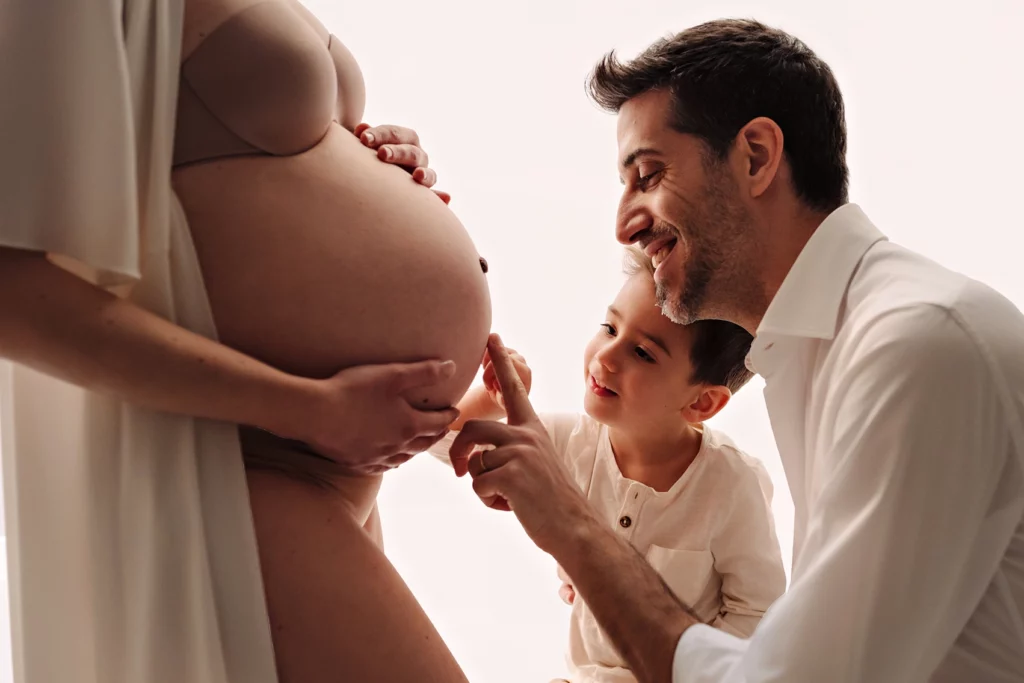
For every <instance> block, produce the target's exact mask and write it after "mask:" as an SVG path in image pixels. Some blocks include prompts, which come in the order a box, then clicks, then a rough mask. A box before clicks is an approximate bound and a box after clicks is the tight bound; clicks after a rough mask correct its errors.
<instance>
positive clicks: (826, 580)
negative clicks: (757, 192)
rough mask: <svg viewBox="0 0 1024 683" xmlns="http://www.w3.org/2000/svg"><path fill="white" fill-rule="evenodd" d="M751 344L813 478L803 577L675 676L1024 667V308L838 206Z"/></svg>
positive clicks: (830, 676)
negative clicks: (741, 632)
mask: <svg viewBox="0 0 1024 683" xmlns="http://www.w3.org/2000/svg"><path fill="white" fill-rule="evenodd" d="M749 362H750V364H751V366H752V367H753V369H754V370H756V371H757V372H758V373H760V374H761V375H763V376H764V378H765V400H766V402H767V405H768V412H769V415H770V417H771V421H772V428H773V430H774V432H775V437H776V441H777V442H778V447H779V453H780V455H781V457H782V461H783V465H784V467H785V470H786V478H787V480H788V482H789V487H790V490H791V492H792V495H793V502H794V509H795V515H796V518H795V524H794V529H795V534H794V544H793V576H792V582H791V584H790V588H789V591H788V592H787V593H786V594H785V595H784V596H783V597H782V598H780V599H779V600H778V601H777V602H776V603H775V605H774V606H773V607H772V608H771V609H769V610H768V613H767V614H766V615H765V618H764V619H763V620H762V621H761V623H760V624H759V626H758V628H757V629H756V630H755V632H754V635H753V636H752V637H751V638H750V639H749V640H741V639H739V638H735V637H733V636H730V635H729V634H726V633H722V632H721V631H717V630H715V629H711V628H708V627H706V626H694V627H692V628H690V629H688V630H687V631H686V632H685V633H684V634H683V636H682V638H680V640H679V644H678V647H677V649H676V654H675V661H674V667H673V682H674V683H762V682H767V681H772V682H776V681H778V682H780V683H782V682H784V683H1010V682H1011V681H1016V682H1019V681H1024V316H1022V315H1021V313H1020V311H1018V310H1017V309H1016V308H1015V307H1014V306H1013V305H1012V304H1011V303H1010V302H1008V301H1007V300H1006V299H1004V298H1003V297H1002V296H1000V295H999V294H997V293H996V292H994V291H992V290H991V289H989V288H987V287H985V286H984V285H981V284H979V283H977V282H975V281H972V280H970V279H968V278H966V277H964V276H962V275H959V274H956V273H953V272H950V271H948V270H946V269H944V268H942V267H941V266H939V265H937V264H935V263H933V262H931V261H929V260H927V259H925V258H923V257H922V256H919V255H917V254H914V253H913V252H910V251H908V250H906V249H903V248H901V247H899V246H897V245H894V244H892V243H890V242H888V241H887V240H886V239H885V237H884V236H883V235H882V234H881V233H880V232H879V231H878V230H877V228H875V227H874V226H873V225H872V224H871V222H870V221H869V220H868V219H867V217H866V216H865V215H864V214H863V212H862V211H861V210H860V209H859V208H858V207H857V206H855V205H846V206H844V207H842V208H840V209H838V210H836V211H835V212H833V213H832V214H831V215H830V216H829V217H828V218H827V219H826V220H825V221H824V222H823V223H822V225H821V226H820V227H819V228H818V230H817V231H816V232H815V233H814V235H813V236H812V238H811V239H810V241H809V242H808V243H807V245H806V246H805V248H804V250H803V252H802V253H801V254H800V256H799V258H798V259H797V261H796V263H795V264H794V265H793V268H792V269H791V271H790V273H789V274H788V275H787V277H786V279H785V281H784V282H783V284H782V287H781V288H780V289H779V292H778V294H777V295H776V297H775V299H774V300H773V301H772V303H771V305H770V306H769V308H768V311H767V312H766V314H765V317H764V319H763V321H762V323H761V326H760V327H759V329H758V334H757V338H756V339H755V342H754V345H753V347H752V349H751V353H750V357H749Z"/></svg>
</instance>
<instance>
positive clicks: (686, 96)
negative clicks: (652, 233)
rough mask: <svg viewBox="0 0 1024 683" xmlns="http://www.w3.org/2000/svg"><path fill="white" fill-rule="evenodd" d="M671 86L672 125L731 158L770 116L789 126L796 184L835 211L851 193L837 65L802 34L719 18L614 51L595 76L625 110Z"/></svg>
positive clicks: (785, 129)
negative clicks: (739, 141) (637, 50)
mask: <svg viewBox="0 0 1024 683" xmlns="http://www.w3.org/2000/svg"><path fill="white" fill-rule="evenodd" d="M659 89H665V90H667V91H668V92H670V93H671V95H672V101H673V107H672V118H671V121H670V125H671V126H672V128H673V129H675V130H677V131H679V132H680V133H687V134H692V135H695V136H697V137H698V138H700V139H701V140H703V141H704V142H705V143H706V144H707V146H708V147H709V148H710V151H711V152H712V158H715V157H717V158H718V159H723V158H724V157H725V156H726V154H727V153H728V151H729V149H730V147H731V146H732V143H733V140H734V139H735V138H736V134H737V133H739V131H740V129H741V128H743V126H745V125H746V124H747V123H749V122H750V121H752V120H753V119H755V118H758V117H760V116H764V117H767V118H770V119H771V120H773V121H775V123H776V124H778V126H779V128H781V129H782V133H783V136H784V138H785V142H784V150H785V158H786V159H787V160H788V161H789V165H790V168H791V169H792V178H793V187H794V190H795V192H796V194H797V196H799V197H800V198H801V199H802V200H803V201H804V202H805V203H806V204H807V205H808V206H810V207H811V208H813V209H815V210H819V211H825V212H829V211H832V210H833V209H836V208H838V207H839V206H842V205H843V204H845V203H846V202H847V201H848V197H849V193H848V187H849V171H848V170H847V167H846V120H845V113H844V107H843V97H842V95H841V94H840V92H839V85H838V83H836V79H835V76H834V75H833V74H832V70H831V69H829V67H828V65H827V64H825V62H823V61H822V60H821V59H819V58H818V56H817V55H816V54H814V52H813V51H811V49H810V48H808V47H807V46H806V45H805V44H804V43H802V42H801V41H800V40H798V39H796V38H794V37H793V36H791V35H789V34H788V33H786V32H784V31H780V30H779V29H775V28H770V27H768V26H765V25H764V24H762V23H760V22H757V21H753V20H742V19H720V20H716V21H711V22H707V23H705V24H700V25H699V26H694V27H692V28H688V29H686V30H685V31H683V32H681V33H678V34H676V35H674V36H671V37H669V38H664V39H662V40H659V41H658V42H656V43H654V44H653V45H651V46H650V47H648V48H647V49H646V50H644V52H643V53H641V54H640V55H639V56H638V57H636V58H635V59H632V60H630V61H627V62H620V61H619V60H618V59H617V57H616V56H615V52H614V51H612V52H609V53H608V54H607V55H605V56H604V58H603V59H602V60H601V61H600V62H599V63H598V64H597V66H596V67H594V70H593V72H592V73H591V74H590V77H589V78H588V79H587V90H588V91H589V93H590V96H591V97H592V98H593V99H594V101H595V102H597V103H598V104H599V105H600V106H601V107H602V108H604V109H606V110H609V111H612V112H618V111H619V109H620V108H621V107H622V105H623V104H625V103H626V102H627V101H629V100H631V99H633V98H634V97H637V96H639V95H642V94H644V93H646V92H649V91H651V90H659Z"/></svg>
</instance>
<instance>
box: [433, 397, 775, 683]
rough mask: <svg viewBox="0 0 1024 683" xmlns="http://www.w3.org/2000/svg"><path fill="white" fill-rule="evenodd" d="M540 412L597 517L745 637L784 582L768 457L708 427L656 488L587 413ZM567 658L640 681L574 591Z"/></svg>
mask: <svg viewBox="0 0 1024 683" xmlns="http://www.w3.org/2000/svg"><path fill="white" fill-rule="evenodd" d="M540 418H541V422H543V423H544V426H545V428H546V429H547V431H548V434H549V435H550V436H551V440H552V442H553V443H554V446H555V451H556V452H557V453H558V454H559V455H560V456H561V457H562V458H563V461H564V462H565V465H566V467H568V468H569V471H570V472H571V473H572V475H573V478H574V479H575V481H576V483H577V485H578V486H579V487H580V488H581V489H582V491H583V492H584V494H586V497H587V500H588V501H589V502H590V504H591V506H592V507H593V508H594V510H595V511H596V512H597V514H598V516H599V517H600V518H601V519H602V520H604V521H605V522H606V523H607V524H608V525H609V526H610V527H612V528H613V529H615V531H616V533H617V534H618V535H619V536H621V537H622V538H624V539H626V540H627V541H629V543H630V544H632V545H633V547H634V548H636V549H637V551H638V552H639V553H641V554H642V555H644V556H645V557H646V558H647V560H648V562H650V563H651V565H652V566H653V567H654V568H655V569H657V570H658V573H660V574H661V576H662V578H663V579H665V583H667V584H668V585H669V587H671V588H672V590H673V591H674V592H675V593H676V595H677V596H678V597H679V598H680V599H681V600H683V601H684V602H686V603H687V604H689V605H690V606H692V608H693V610H694V612H695V613H696V614H697V615H698V616H699V617H700V618H701V619H703V620H704V621H705V622H707V623H709V624H713V625H714V626H715V627H717V628H720V629H723V630H724V631H726V632H728V633H732V634H736V635H739V636H744V637H745V636H748V635H750V633H752V632H753V631H754V628H755V627H756V626H757V623H758V622H759V621H760V620H761V617H762V615H763V614H764V612H765V610H766V609H767V608H768V606H769V605H771V604H772V602H774V601H775V600H776V599H777V598H778V597H779V595H781V594H782V592H783V591H784V590H785V589H786V574H785V570H784V568H783V563H782V551H781V550H780V549H779V541H778V538H777V537H776V535H775V525H774V521H773V518H772V513H771V497H772V484H771V479H770V478H769V476H768V472H767V470H765V468H764V465H762V464H761V462H760V461H759V460H756V459H754V458H752V457H750V456H749V455H747V454H745V453H743V452H742V451H741V450H739V449H738V448H737V447H736V445H735V444H734V443H733V442H732V441H731V440H730V439H729V438H728V437H727V436H726V435H724V434H722V433H720V432H717V431H715V430H712V429H709V428H707V427H705V428H704V430H703V435H702V438H701V445H700V450H699V451H698V453H697V456H696V457H695V458H694V460H693V462H692V463H690V466H689V467H688V468H687V469H686V472H684V473H683V475H682V476H681V477H680V478H679V479H678V480H677V481H676V482H675V484H673V485H672V487H671V488H670V489H669V490H668V491H656V490H654V489H653V488H651V487H650V486H646V485H645V484H642V483H640V482H637V481H633V480H632V479H628V478H626V477H625V476H623V475H622V472H621V471H620V470H619V466H618V464H617V462H616V460H615V454H614V452H613V451H612V446H611V439H610V438H609V436H608V427H606V426H605V425H602V424H600V423H599V422H597V421H595V420H594V419H592V418H590V417H588V416H587V415H557V414H554V415H541V416H540ZM454 439H455V435H454V434H449V435H448V436H446V437H445V438H444V439H443V440H441V441H440V442H438V443H437V444H435V445H434V446H433V447H432V448H431V449H430V453H431V454H432V455H434V456H436V457H438V458H440V459H442V460H447V457H448V449H449V448H450V447H451V444H452V442H453V441H454ZM560 575H561V576H562V577H563V580H568V581H569V582H570V583H571V582H572V579H571V578H570V577H567V576H565V574H564V573H561V572H560ZM566 663H567V664H568V666H569V669H570V671H571V675H570V678H571V679H572V681H573V683H635V681H636V678H635V677H634V676H633V674H632V673H631V672H630V671H629V670H628V669H627V668H626V663H625V661H624V660H623V659H622V657H621V656H620V655H619V653H618V652H617V651H616V649H615V647H614V645H612V643H611V640H609V638H608V636H607V635H606V634H605V632H604V630H603V629H601V627H600V626H599V625H598V623H597V620H596V619H595V618H594V615H593V613H592V612H591V611H590V608H589V607H588V606H587V604H586V603H585V602H584V601H583V600H582V599H581V598H580V597H579V596H577V597H576V600H575V601H574V602H573V607H572V614H571V617H570V623H569V647H568V651H567V653H566Z"/></svg>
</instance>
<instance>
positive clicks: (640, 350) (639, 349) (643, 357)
mask: <svg viewBox="0 0 1024 683" xmlns="http://www.w3.org/2000/svg"><path fill="white" fill-rule="evenodd" d="M636 355H637V356H639V357H640V359H641V360H645V361H647V362H648V363H653V362H654V356H652V355H651V354H649V353H647V352H646V351H644V349H643V347H641V346H638V347H636Z"/></svg>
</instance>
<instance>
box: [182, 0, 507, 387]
mask: <svg viewBox="0 0 1024 683" xmlns="http://www.w3.org/2000/svg"><path fill="white" fill-rule="evenodd" d="M181 90H182V93H181V96H180V101H179V115H178V126H177V132H176V141H175V155H176V167H175V170H174V173H173V181H174V187H175V190H176V192H177V194H178V196H179V198H180V200H181V202H182V205H183V207H184V209H185V212H186V215H187V217H188V220H189V225H190V228H191V231H192V234H193V239H194V241H195V245H196V249H197V252H198V255H199V259H200V263H201V266H202V270H203V276H204V279H205V283H206V287H207V291H208V294H209V297H210V302H211V305H212V308H213V312H214V317H215V320H216V323H217V328H218V333H219V335H220V338H221V340H222V341H223V342H224V343H225V344H227V345H229V346H232V347H234V348H237V349H239V350H241V351H244V352H246V353H248V354H250V355H252V356H254V357H256V358H259V359H261V360H264V361H266V362H268V363H270V364H272V365H274V366H276V367H279V368H281V369H284V370H286V371H289V372H293V373H296V374H301V375H306V376H313V377H326V376H329V375H331V374H333V373H334V372H336V371H338V370H339V369H341V368H344V367H347V366H351V365H357V364H364V363H383V362H396V361H416V360H421V359H425V358H446V359H452V360H454V361H455V362H456V364H457V366H458V370H457V372H456V375H455V377H454V378H453V379H452V380H450V381H449V382H448V383H446V384H445V385H443V386H439V387H436V388H432V389H428V390H425V391H423V392H420V394H419V395H415V396H413V397H411V398H412V399H413V400H415V401H416V402H417V403H419V404H421V405H425V406H429V407H443V406H448V405H451V404H453V403H454V402H456V401H457V400H458V399H459V398H460V397H461V395H462V393H464V391H465V389H466V388H467V387H468V386H469V384H470V383H471V382H472V380H473V377H474V376H475V374H476V371H477V367H478V364H479V361H480V358H481V356H482V354H483V349H484V345H485V343H486V337H487V333H488V331H489V329H490V322H491V320H490V298H489V294H488V289H487V284H486V281H485V278H484V274H483V272H482V270H481V267H480V264H479V255H478V254H477V252H476V249H475V247H474V245H473V242H472V241H471V240H470V238H469V236H468V234H467V233H466V230H465V229H464V228H463V226H462V225H461V224H460V222H459V221H458V219H457V218H456V217H455V216H454V214H452V213H451V211H449V210H448V208H447V207H446V206H445V205H444V204H443V203H442V202H441V201H440V200H439V199H438V198H437V197H436V196H435V195H434V194H433V193H432V192H431V191H430V190H428V189H426V188H424V187H422V186H419V185H418V184H416V183H415V182H414V181H413V180H412V178H411V177H410V175H409V174H408V173H407V172H406V171H405V170H403V169H401V168H399V167H396V166H391V165H387V164H384V163H382V162H380V161H379V160H378V159H377V158H376V154H375V153H374V152H373V151H372V150H369V149H367V148H365V147H364V146H363V145H362V144H361V143H360V142H359V140H358V139H356V137H355V136H354V135H352V133H351V132H350V130H351V129H352V128H353V127H354V126H355V125H357V124H358V122H359V121H360V120H361V117H362V114H363V85H362V77H361V75H360V73H359V69H358V66H357V65H356V63H355V61H354V59H352V57H351V55H350V54H349V53H348V52H347V50H345V48H344V47H343V46H341V45H340V43H339V42H338V41H337V39H336V38H332V37H331V36H329V34H328V33H327V31H326V30H325V29H324V28H323V27H322V26H321V25H319V23H318V22H316V20H315V19H313V18H312V16H311V15H309V14H308V12H306V11H305V10H304V9H302V8H301V6H300V5H298V4H297V3H295V2H291V1H289V0H271V1H269V2H267V1H261V0H248V2H241V1H239V0H192V1H191V2H187V3H186V17H185V32H184V40H183V68H182V83H181ZM325 92H326V94H325ZM268 150H269V151H270V152H272V153H273V154H268V153H267V151H268ZM210 157H213V158H210Z"/></svg>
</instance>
